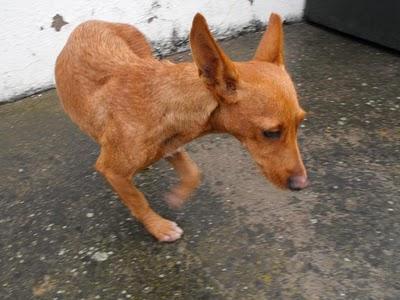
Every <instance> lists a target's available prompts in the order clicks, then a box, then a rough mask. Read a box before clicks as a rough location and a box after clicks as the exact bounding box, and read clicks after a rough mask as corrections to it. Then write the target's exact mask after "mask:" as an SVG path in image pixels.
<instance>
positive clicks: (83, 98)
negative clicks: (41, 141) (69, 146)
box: [55, 21, 152, 138]
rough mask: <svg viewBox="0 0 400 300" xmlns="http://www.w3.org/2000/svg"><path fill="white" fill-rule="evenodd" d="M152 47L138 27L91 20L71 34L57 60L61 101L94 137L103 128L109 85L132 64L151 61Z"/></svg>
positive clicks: (58, 89) (71, 115)
mask: <svg viewBox="0 0 400 300" xmlns="http://www.w3.org/2000/svg"><path fill="white" fill-rule="evenodd" d="M149 59H152V51H151V48H150V46H149V44H148V42H147V41H146V39H145V37H144V36H143V34H142V33H141V32H140V31H138V30H137V29H136V28H135V27H133V26H130V25H127V24H120V23H109V22H103V21H88V22H85V23H83V24H81V25H79V26H78V27H77V28H76V29H75V30H74V31H73V32H72V34H71V36H70V38H69V39H68V41H67V43H66V45H65V47H64V48H63V50H62V52H61V53H60V55H59V56H58V58H57V61H56V69H55V75H56V85H57V91H58V95H59V98H60V101H61V103H62V105H63V107H64V109H65V110H66V112H67V113H68V114H69V115H70V117H71V118H72V119H73V120H74V121H75V122H76V123H77V124H78V125H79V126H80V127H81V129H83V130H84V131H86V132H87V133H89V134H90V135H91V136H92V137H94V138H97V137H98V136H99V133H101V132H102V129H101V127H103V126H104V122H105V115H106V114H107V111H106V110H107V105H106V104H105V103H99V102H104V101H105V100H106V99H105V98H106V97H107V95H106V94H105V92H106V91H107V90H108V89H107V85H109V84H112V82H111V81H112V80H113V79H114V78H116V77H118V75H122V74H123V73H124V72H125V71H126V69H127V67H128V66H130V65H144V60H146V61H147V64H149V61H148V60H149Z"/></svg>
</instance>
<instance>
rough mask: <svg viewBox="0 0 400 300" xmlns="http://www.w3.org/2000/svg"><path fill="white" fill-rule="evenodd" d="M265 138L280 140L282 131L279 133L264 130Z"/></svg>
mask: <svg viewBox="0 0 400 300" xmlns="http://www.w3.org/2000/svg"><path fill="white" fill-rule="evenodd" d="M263 136H264V137H266V138H267V139H271V140H279V138H280V137H281V132H280V130H277V131H270V130H263Z"/></svg>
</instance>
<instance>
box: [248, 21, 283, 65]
mask: <svg viewBox="0 0 400 300" xmlns="http://www.w3.org/2000/svg"><path fill="white" fill-rule="evenodd" d="M283 52H284V51H283V28H282V20H281V17H280V16H279V15H277V14H271V16H270V17H269V22H268V28H267V30H266V31H265V33H264V35H263V37H262V39H261V41H260V44H259V45H258V48H257V50H256V54H255V55H254V60H260V61H267V62H271V63H274V64H277V65H283V64H284V58H283V56H284V55H283Z"/></svg>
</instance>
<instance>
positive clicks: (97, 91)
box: [55, 14, 307, 242]
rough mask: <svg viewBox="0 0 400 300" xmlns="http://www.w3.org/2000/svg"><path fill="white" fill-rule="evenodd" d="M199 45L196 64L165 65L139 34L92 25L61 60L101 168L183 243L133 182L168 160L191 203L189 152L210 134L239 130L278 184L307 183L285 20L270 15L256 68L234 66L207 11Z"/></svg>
mask: <svg viewBox="0 0 400 300" xmlns="http://www.w3.org/2000/svg"><path fill="white" fill-rule="evenodd" d="M190 45H191V49H192V54H193V59H194V63H180V64H173V63H170V62H168V61H159V60H156V59H154V58H153V57H152V53H151V49H150V46H149V44H148V43H147V42H146V40H145V37H144V36H143V35H142V34H141V33H140V32H139V31H138V30H137V29H135V27H132V26H130V25H126V24H117V23H108V22H101V21H89V22H86V23H83V24H81V25H80V26H78V27H77V28H76V29H75V30H74V32H73V33H72V34H71V36H70V38H69V40H68V42H67V44H66V45H65V47H64V49H63V50H62V52H61V53H60V55H59V57H58V59H57V63H56V70H55V73H56V83H57V90H58V95H59V97H60V100H61V102H62V104H63V106H64V109H65V111H66V112H67V113H68V114H69V116H70V117H71V119H72V120H73V121H74V122H75V123H77V124H78V125H79V127H80V128H81V129H82V130H83V131H84V132H86V133H88V134H89V135H90V136H91V137H92V138H94V139H95V140H96V141H97V142H98V143H99V144H100V146H101V152H100V156H99V158H98V160H97V162H96V169H97V170H98V171H99V172H101V173H102V174H103V175H104V176H105V177H106V178H107V180H108V181H109V183H110V184H111V186H112V187H113V189H114V190H115V191H116V192H117V193H118V194H119V196H120V198H121V199H122V201H123V202H124V203H125V205H126V206H127V207H128V208H129V209H130V210H131V213H132V214H133V215H134V216H135V217H136V218H137V219H138V220H139V221H140V222H142V223H143V225H144V226H145V227H146V228H147V230H148V231H149V232H150V233H151V234H152V235H153V236H154V237H156V238H157V239H158V240H159V241H167V242H170V241H174V240H176V239H178V238H180V236H181V235H182V229H180V228H179V227H178V226H177V225H176V223H174V222H171V221H169V220H167V219H164V218H162V217H161V216H159V215H158V214H157V213H156V212H154V211H153V210H152V209H151V208H150V206H149V204H148V202H147V201H146V199H145V198H144V196H143V194H142V193H141V192H140V191H139V190H138V189H137V188H136V187H135V186H134V185H132V176H133V175H134V174H136V173H137V172H138V171H140V170H141V169H143V168H146V167H147V166H149V165H150V164H152V163H154V162H155V161H157V160H159V159H161V158H165V159H167V160H168V161H169V162H170V163H171V164H172V165H173V167H174V168H175V169H176V171H177V173H178V174H179V176H180V178H181V182H180V184H179V185H178V186H177V187H175V188H174V189H173V190H172V192H171V193H170V194H169V196H168V199H169V204H170V205H171V206H175V207H178V206H180V205H182V204H183V203H184V201H185V199H186V198H187V197H188V196H189V194H190V193H191V192H192V191H193V190H194V189H195V188H196V187H197V186H198V185H199V182H200V173H199V170H198V168H197V166H196V165H195V163H194V162H193V161H192V160H191V159H190V157H189V155H188V154H187V152H185V150H183V149H182V148H181V147H182V146H183V145H184V144H186V143H188V142H190V141H191V140H193V139H195V138H197V137H199V136H201V135H204V134H208V133H213V132H224V133H230V134H232V135H233V136H235V137H236V138H237V139H238V140H240V141H241V142H242V143H243V145H245V147H247V149H248V150H249V152H250V154H251V155H252V157H253V158H254V160H255V161H256V163H257V164H258V165H259V166H260V168H261V170H262V172H263V173H264V174H265V176H266V177H267V178H268V179H269V180H270V181H272V182H273V183H274V184H275V185H277V186H279V187H281V188H289V189H292V190H300V189H302V188H304V187H306V185H307V175H306V171H305V168H304V165H303V162H302V160H301V156H300V153H299V149H298V146H297V140H296V138H297V128H298V126H299V124H300V122H301V121H302V120H303V118H304V112H303V110H302V109H301V108H300V106H299V104H298V101H297V96H296V91H295V88H294V86H293V83H292V81H291V79H290V77H289V75H288V73H287V72H286V70H285V67H284V61H283V31H282V22H281V19H280V17H279V16H278V15H276V14H272V15H271V17H270V20H269V25H268V30H267V32H266V33H265V34H264V36H263V38H262V40H261V42H260V45H259V47H258V49H257V51H256V54H255V56H254V58H253V60H251V61H248V62H232V61H231V60H230V59H229V58H228V56H227V55H226V54H225V53H224V52H223V51H222V49H221V48H220V47H219V46H218V44H217V43H216V42H215V40H214V39H213V37H212V36H211V34H210V31H209V29H208V26H207V23H206V20H205V19H204V17H203V16H202V15H200V14H197V15H196V16H195V18H194V20H193V26H192V29H191V33H190Z"/></svg>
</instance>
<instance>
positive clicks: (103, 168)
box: [96, 147, 183, 242]
mask: <svg viewBox="0 0 400 300" xmlns="http://www.w3.org/2000/svg"><path fill="white" fill-rule="evenodd" d="M96 169H97V170H98V171H99V172H100V173H102V174H103V175H104V177H105V178H106V179H107V181H108V182H109V183H110V184H111V186H112V187H113V189H114V190H115V191H116V192H117V193H118V195H119V196H120V198H121V199H122V201H123V203H124V204H125V205H126V206H127V207H128V208H129V209H130V211H131V213H132V215H134V216H135V217H136V218H137V219H138V220H139V221H140V222H142V224H143V225H144V226H145V227H146V229H147V230H148V231H149V232H150V233H151V234H152V235H153V236H154V237H155V238H156V239H158V240H159V241H161V242H173V241H175V240H177V239H179V238H180V237H181V235H182V233H183V231H182V229H181V228H179V227H178V225H177V224H176V223H175V222H172V221H169V220H167V219H164V218H163V217H161V216H160V215H158V214H157V213H156V212H155V211H153V210H152V209H151V207H150V205H149V203H148V202H147V200H146V198H145V197H144V195H143V194H142V193H141V192H140V191H139V190H138V189H137V188H136V187H135V186H134V185H133V184H132V176H133V174H134V173H135V171H136V170H135V169H132V164H129V163H127V160H126V157H124V158H122V159H119V156H118V150H117V149H108V150H107V149H106V148H105V147H102V149H101V153H100V156H99V158H98V160H97V162H96Z"/></svg>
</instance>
